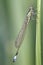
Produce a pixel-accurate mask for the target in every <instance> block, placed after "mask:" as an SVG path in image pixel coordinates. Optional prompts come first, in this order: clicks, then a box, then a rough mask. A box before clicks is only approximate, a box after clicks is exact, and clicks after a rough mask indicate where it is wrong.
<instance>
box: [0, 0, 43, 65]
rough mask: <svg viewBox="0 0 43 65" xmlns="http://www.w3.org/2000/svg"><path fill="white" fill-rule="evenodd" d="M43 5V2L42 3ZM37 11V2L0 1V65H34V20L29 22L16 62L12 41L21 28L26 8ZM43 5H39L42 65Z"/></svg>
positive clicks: (20, 0) (42, 60)
mask: <svg viewBox="0 0 43 65" xmlns="http://www.w3.org/2000/svg"><path fill="white" fill-rule="evenodd" d="M42 4H43V2H42ZM30 6H33V7H34V9H35V10H36V9H37V0H0V65H36V51H35V50H36V23H37V22H36V20H32V21H30V23H29V24H28V26H27V29H26V33H25V37H24V40H23V42H22V45H21V47H20V49H19V54H18V58H17V61H16V62H15V63H13V62H12V61H13V57H14V55H15V53H16V48H15V45H14V41H15V39H16V37H17V35H18V33H19V31H20V29H21V27H22V24H23V21H24V19H25V16H26V13H27V11H28V8H29V7H30ZM42 6H43V5H41V63H42V65H43V18H42V17H43V16H42V15H43V13H42V12H43V7H42Z"/></svg>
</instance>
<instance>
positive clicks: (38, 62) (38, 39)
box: [36, 0, 41, 65]
mask: <svg viewBox="0 0 43 65" xmlns="http://www.w3.org/2000/svg"><path fill="white" fill-rule="evenodd" d="M36 21H37V24H36V65H41V0H37V20H36Z"/></svg>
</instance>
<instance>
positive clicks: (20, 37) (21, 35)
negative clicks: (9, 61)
mask: <svg viewBox="0 0 43 65" xmlns="http://www.w3.org/2000/svg"><path fill="white" fill-rule="evenodd" d="M33 15H34V10H33V7H30V9H29V11H28V13H27V15H26V18H25V20H24V23H23V25H22V28H21V30H20V32H19V34H18V36H17V38H16V40H15V47H16V48H17V52H16V54H15V56H14V58H13V62H15V61H16V58H17V55H18V51H19V48H20V46H21V44H22V41H23V39H24V34H25V30H26V28H27V25H28V23H29V22H30V20H31V16H33Z"/></svg>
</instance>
